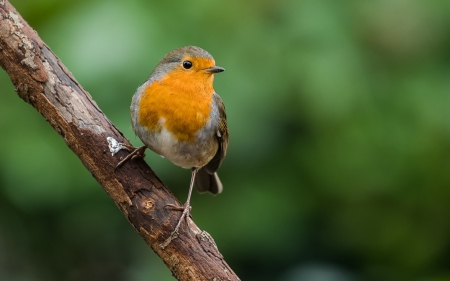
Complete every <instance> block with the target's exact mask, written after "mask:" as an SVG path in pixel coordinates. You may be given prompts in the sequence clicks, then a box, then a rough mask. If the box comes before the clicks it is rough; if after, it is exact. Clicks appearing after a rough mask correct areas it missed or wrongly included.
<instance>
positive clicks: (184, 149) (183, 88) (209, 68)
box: [116, 46, 229, 236]
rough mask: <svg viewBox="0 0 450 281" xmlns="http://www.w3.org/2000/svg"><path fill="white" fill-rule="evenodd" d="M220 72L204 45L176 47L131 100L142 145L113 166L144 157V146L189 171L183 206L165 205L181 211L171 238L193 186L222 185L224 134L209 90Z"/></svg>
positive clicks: (215, 190)
mask: <svg viewBox="0 0 450 281" xmlns="http://www.w3.org/2000/svg"><path fill="white" fill-rule="evenodd" d="M223 71H225V69H224V68H223V67H220V66H217V65H216V64H215V60H214V58H213V56H212V55H211V54H210V53H208V52H207V51H205V50H204V49H202V48H200V47H197V46H184V47H180V48H177V49H174V50H172V51H170V52H169V53H168V54H167V55H165V56H164V58H163V59H162V60H161V61H160V62H159V63H158V64H157V65H156V67H155V69H154V70H153V72H152V73H151V74H150V76H149V77H148V79H147V80H146V81H145V83H144V84H143V85H141V86H140V87H139V88H138V89H137V91H136V93H135V94H134V95H133V98H132V102H131V106H130V113H131V123H132V127H133V130H134V132H135V133H136V135H137V136H138V137H139V138H140V139H141V141H142V142H143V143H144V145H143V146H140V147H138V148H134V147H130V146H127V149H128V150H130V151H131V153H130V154H128V155H127V156H126V157H125V158H124V159H123V160H121V161H120V162H119V163H118V164H117V166H116V167H119V166H121V165H122V164H123V163H125V162H126V161H128V160H129V159H132V158H135V157H144V156H145V149H146V148H149V149H150V150H152V151H153V152H155V153H156V154H159V155H160V156H162V157H164V158H166V159H168V160H169V161H171V162H172V163H173V164H175V165H177V166H180V167H183V168H189V169H191V172H192V174H191V181H190V185H189V192H188V197H187V200H186V202H185V203H184V205H183V206H182V207H177V206H175V205H171V204H170V205H166V206H167V207H170V208H172V209H175V210H180V211H182V214H181V216H180V219H179V221H178V223H177V225H176V227H175V229H174V231H173V232H172V236H174V235H178V230H179V228H180V225H181V222H182V221H183V219H185V218H187V217H188V216H189V215H190V211H191V205H190V199H191V195H192V189H193V186H194V185H195V186H196V187H197V189H198V191H199V192H210V193H212V194H219V193H221V192H222V189H223V186H222V183H221V181H220V179H219V177H218V175H217V170H218V169H219V167H220V165H221V164H222V161H223V160H224V159H225V156H226V154H227V149H228V143H229V133H228V126H227V117H226V112H225V106H224V103H223V101H222V99H221V97H220V96H219V95H218V94H217V93H216V92H215V90H214V88H213V81H214V74H217V73H220V72H223Z"/></svg>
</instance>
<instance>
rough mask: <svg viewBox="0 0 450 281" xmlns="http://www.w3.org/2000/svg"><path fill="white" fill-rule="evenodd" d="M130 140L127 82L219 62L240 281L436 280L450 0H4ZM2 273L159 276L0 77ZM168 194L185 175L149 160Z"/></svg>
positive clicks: (230, 238) (211, 214) (203, 216)
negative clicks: (196, 52) (162, 68)
mask: <svg viewBox="0 0 450 281" xmlns="http://www.w3.org/2000/svg"><path fill="white" fill-rule="evenodd" d="M11 3H12V4H13V5H14V6H15V7H16V8H17V9H18V11H19V12H20V13H21V14H22V16H23V17H24V18H25V19H26V20H27V21H28V22H29V23H30V25H31V26H32V27H33V28H34V29H36V31H37V32H38V33H39V35H40V36H41V38H42V39H43V40H44V41H45V42H46V43H47V44H48V45H49V46H50V48H51V49H52V50H53V51H54V52H55V54H56V55H57V56H59V58H60V59H61V60H62V62H63V63H64V64H65V65H66V66H67V67H68V69H69V70H70V71H71V72H72V73H73V74H74V76H75V77H76V78H77V79H78V81H79V82H80V83H81V84H82V85H83V86H84V88H85V89H86V90H87V91H89V93H90V94H91V95H92V97H93V98H94V100H95V101H96V102H97V103H98V105H99V106H100V107H101V108H102V110H103V111H104V112H105V113H106V115H107V116H108V117H109V118H110V119H111V120H112V122H113V123H114V124H116V125H117V127H118V128H119V129H121V130H122V132H123V133H124V134H125V136H126V137H127V138H129V139H130V140H131V141H132V143H133V144H135V145H139V144H140V141H139V139H138V138H137V137H135V136H134V133H133V131H132V129H131V125H130V117H129V104H130V101H131V97H132V95H133V93H134V92H135V90H136V88H137V87H138V86H139V85H141V84H142V83H143V82H144V81H145V79H146V78H147V77H148V75H149V74H150V72H151V71H152V70H153V68H154V66H155V65H156V64H157V63H158V61H159V60H160V59H161V58H162V57H163V56H164V55H165V54H166V53H167V52H168V51H170V50H172V49H174V48H177V47H180V46H184V45H198V46H201V47H203V48H204V49H206V50H208V51H209V52H210V53H211V54H212V55H213V56H214V57H215V59H216V63H217V64H218V65H220V66H223V67H225V68H226V72H224V73H223V74H219V75H216V79H215V89H216V91H217V92H218V93H219V94H220V95H221V97H222V99H223V100H224V102H225V105H226V108H227V113H228V124H229V129H230V135H231V139H230V146H229V150H228V156H227V159H226V160H225V162H224V164H223V166H222V168H221V170H220V173H219V174H220V176H221V178H222V181H223V183H224V186H225V189H224V192H223V193H222V194H221V195H220V196H216V197H213V196H210V195H199V194H198V193H195V194H194V195H193V199H192V204H193V210H192V215H193V218H194V219H195V221H196V223H197V224H198V226H199V227H200V228H201V229H204V230H206V231H208V232H209V233H210V234H211V235H212V236H213V237H214V239H215V241H216V243H217V245H218V247H219V250H220V251H221V252H222V254H223V255H224V257H225V259H226V260H227V262H228V263H229V264H230V265H231V267H232V268H233V269H234V270H235V271H236V273H237V274H238V275H239V276H240V277H241V279H242V280H263V281H264V280H281V281H297V280H299V281H316V280H317V281H322V280H323V281H353V280H427V281H428V280H450V203H449V202H450V1H443V0H442V1H419V0H417V1H405V0H377V1H357V0H353V1H350V0H347V1H332V0H328V1H326V0H320V1H313V0H305V1H300V0H280V1H274V0H272V1H269V0H250V1H239V0H229V1H215V0H212V1H199V0H193V1H173V0H168V1H145V0H131V1H106V0H99V1H87V0H81V1H62V0H59V1H58V0H40V1H37V0H14V1H13V0H11ZM0 93H1V94H0V131H1V137H0V280H12V281H16V280H17V281H35V280H36V281H41V280H43V281H53V280H69V281H72V280H89V281H90V280H112V281H115V280H117V281H121V280H130V281H138V280H162V281H165V280H174V278H173V277H172V276H171V273H170V271H169V270H168V269H167V268H166V267H165V266H164V264H163V263H162V262H161V261H160V260H159V258H158V257H157V256H156V255H155V254H154V253H153V252H152V251H151V249H150V248H148V247H147V246H146V244H145V243H144V242H143V240H142V239H141V238H140V237H139V235H138V234H137V233H136V232H135V230H134V229H133V228H132V227H131V226H130V225H129V223H128V222H127V221H126V219H125V218H124V217H123V215H122V214H121V213H120V211H119V210H118V209H117V208H116V206H115V205H114V204H113V202H112V201H111V200H110V199H109V197H108V196H107V195H106V193H105V192H104V191H103V190H102V188H101V187H100V186H99V184H98V183H97V182H96V181H95V180H94V179H93V178H92V176H91V175H90V173H89V172H88V171H87V170H86V169H85V168H84V167H83V166H82V164H81V162H80V161H79V160H78V158H76V156H75V155H74V154H73V153H72V152H71V151H70V150H69V149H68V148H67V146H66V145H65V143H64V141H63V140H62V139H61V137H59V136H58V135H57V134H56V133H55V132H54V131H53V129H52V128H51V127H50V126H49V125H48V124H47V123H46V121H45V120H44V118H42V117H41V116H40V114H39V113H37V112H36V111H35V110H34V109H33V108H32V107H31V106H30V105H28V104H26V103H24V102H23V101H22V100H21V99H20V98H19V97H18V96H17V94H15V92H14V89H13V86H12V84H11V82H10V80H9V78H8V76H7V75H6V73H5V72H4V71H0ZM146 160H147V162H148V163H149V164H150V166H151V167H152V168H153V169H154V170H155V171H156V173H157V174H158V175H159V176H160V177H161V179H162V180H163V181H164V182H165V183H166V184H167V185H168V186H169V187H170V189H171V190H172V191H173V192H174V193H175V195H176V196H177V197H178V198H179V199H180V200H181V201H184V200H185V198H186V196H187V191H188V183H189V178H190V172H189V171H188V170H183V169H180V168H179V167H176V166H174V165H173V164H171V163H169V162H168V161H167V160H164V159H161V158H159V157H156V156H155V155H154V154H153V153H148V156H147V158H146Z"/></svg>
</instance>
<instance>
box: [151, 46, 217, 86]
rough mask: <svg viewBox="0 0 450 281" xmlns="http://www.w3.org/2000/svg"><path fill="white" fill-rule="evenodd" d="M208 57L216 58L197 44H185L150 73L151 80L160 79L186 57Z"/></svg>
mask: <svg viewBox="0 0 450 281" xmlns="http://www.w3.org/2000/svg"><path fill="white" fill-rule="evenodd" d="M186 56H190V57H195V58H206V59H211V60H214V58H213V56H211V54H210V53H208V52H207V51H205V50H203V49H202V48H200V47H197V46H184V47H180V48H177V49H175V50H172V51H170V52H169V53H168V54H167V55H166V56H165V57H164V58H163V59H162V60H161V61H160V62H159V63H158V65H157V66H156V67H155V69H154V70H153V72H152V73H151V74H150V77H149V79H148V80H149V82H153V81H155V80H160V79H161V78H162V77H163V76H164V74H165V73H167V72H168V71H169V70H171V69H173V68H174V66H175V65H178V64H179V63H181V61H182V60H183V58H184V57H186Z"/></svg>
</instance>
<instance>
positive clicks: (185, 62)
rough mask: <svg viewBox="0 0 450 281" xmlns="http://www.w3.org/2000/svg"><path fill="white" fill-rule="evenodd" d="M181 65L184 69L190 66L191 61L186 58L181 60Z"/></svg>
mask: <svg viewBox="0 0 450 281" xmlns="http://www.w3.org/2000/svg"><path fill="white" fill-rule="evenodd" d="M183 67H184V68H185V69H189V68H191V67H192V62H191V61H188V60H185V61H183Z"/></svg>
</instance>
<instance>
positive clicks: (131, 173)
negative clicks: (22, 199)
mask: <svg viewBox="0 0 450 281" xmlns="http://www.w3.org/2000/svg"><path fill="white" fill-rule="evenodd" d="M0 65H1V66H2V68H3V69H5V70H6V72H7V73H8V75H9V76H10V78H11V81H12V83H13V84H14V86H15V90H16V92H17V94H18V95H19V96H20V97H21V98H22V99H23V100H24V101H26V102H27V103H29V104H31V105H32V106H33V107H34V108H35V109H36V110H37V111H39V112H40V113H41V114H42V116H44V118H45V119H46V120H47V121H48V122H49V123H50V125H51V126H52V127H53V128H54V129H55V130H56V132H58V134H59V135H60V136H61V137H62V138H63V139H64V141H65V142H66V143H67V145H68V146H69V147H70V149H71V150H72V151H73V152H74V153H75V154H76V155H77V156H78V157H79V158H80V160H81V162H82V163H83V165H84V166H85V167H86V169H88V170H89V172H91V173H92V175H93V176H94V177H95V178H96V179H97V181H98V182H99V183H100V185H101V186H102V187H103V189H104V190H105V191H106V193H107V194H108V195H109V196H110V197H111V199H112V200H114V202H115V203H116V205H117V206H118V207H119V209H120V210H121V211H122V212H123V214H124V215H125V217H126V218H127V219H128V220H129V222H130V223H131V224H132V225H133V227H134V228H135V229H136V230H137V232H138V233H139V235H140V236H141V237H142V238H143V239H144V240H145V241H146V243H147V244H148V245H149V246H150V247H151V248H152V249H153V250H154V251H155V252H156V254H158V255H159V256H160V257H161V259H162V260H163V261H164V263H165V264H166V265H167V266H168V267H169V269H170V270H171V271H172V273H173V275H174V276H175V278H177V279H178V280H217V281H218V280H239V278H238V277H237V276H236V275H235V273H234V272H233V270H232V269H231V268H230V267H229V266H228V264H227V263H226V262H225V260H224V259H223V257H222V255H221V254H220V253H219V251H218V249H217V247H216V244H215V243H214V240H213V239H212V237H211V236H210V235H209V234H208V233H206V232H205V231H201V230H200V229H199V228H198V227H197V226H196V225H195V223H194V222H193V221H192V220H191V219H190V218H189V219H188V221H189V224H188V225H186V224H184V225H183V227H181V228H180V234H179V237H178V238H176V239H173V240H172V241H171V242H170V243H169V244H168V245H166V247H162V246H164V242H165V241H166V239H167V238H168V237H169V236H170V233H171V232H172V230H173V229H174V228H175V225H176V223H177V220H178V218H179V216H180V213H179V212H175V211H173V210H171V209H167V208H164V206H166V205H167V204H174V205H176V206H181V204H180V203H179V202H178V200H177V199H176V198H175V197H174V196H173V195H172V193H171V192H170V191H169V190H168V189H167V188H166V187H165V186H164V184H163V183H162V182H161V181H160V180H159V179H158V178H157V176H156V175H155V174H154V173H153V171H152V170H151V169H150V167H149V166H148V165H147V164H146V163H145V161H143V160H142V159H137V160H133V161H129V162H127V163H126V164H125V165H123V166H122V167H120V168H119V169H117V170H116V171H114V168H115V166H116V164H117V163H118V161H119V157H118V156H114V157H113V156H111V153H110V151H109V148H108V143H107V141H106V139H107V137H112V138H114V139H116V140H118V141H119V142H123V143H126V144H129V142H128V140H126V139H125V138H124V137H123V135H122V133H121V132H120V131H119V130H118V129H117V128H116V127H115V126H114V125H113V124H112V123H111V121H109V120H108V119H107V118H106V116H105V115H104V114H103V112H102V111H101V110H100V108H99V107H98V106H97V104H96V103H95V102H94V101H93V100H92V98H91V96H90V95H89V94H88V93H87V92H86V91H85V90H84V89H83V88H82V87H81V85H80V84H79V83H78V82H77V81H76V80H75V78H74V77H73V76H72V74H71V73H70V72H69V71H68V70H67V69H66V67H65V66H64V65H63V64H62V63H61V61H60V60H59V59H58V58H57V57H56V56H55V55H54V54H53V53H52V51H51V50H50V49H49V47H48V46H47V45H45V43H44V42H43V41H42V40H41V39H40V38H39V36H38V35H37V33H36V32H35V31H34V30H33V29H32V28H31V27H30V26H29V25H28V23H27V22H25V20H24V19H23V18H22V17H21V16H20V15H19V13H18V12H17V11H16V10H15V9H14V7H12V6H11V4H10V3H9V2H8V1H7V0H0ZM117 155H119V156H121V157H124V156H125V155H126V152H123V151H122V152H119V153H118V154H117Z"/></svg>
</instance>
